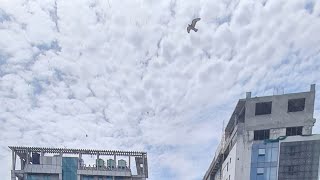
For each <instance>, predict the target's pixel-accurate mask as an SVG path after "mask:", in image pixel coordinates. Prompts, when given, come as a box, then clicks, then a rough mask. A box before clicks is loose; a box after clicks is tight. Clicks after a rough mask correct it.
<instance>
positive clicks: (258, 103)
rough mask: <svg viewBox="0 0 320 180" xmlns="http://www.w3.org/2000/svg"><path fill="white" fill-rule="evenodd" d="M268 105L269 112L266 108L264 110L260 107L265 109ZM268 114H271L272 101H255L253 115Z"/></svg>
mask: <svg viewBox="0 0 320 180" xmlns="http://www.w3.org/2000/svg"><path fill="white" fill-rule="evenodd" d="M263 106H264V107H263ZM269 106H270V112H269V111H266V110H265V111H263V110H261V109H266V108H267V107H268V108H269ZM259 110H260V111H259ZM268 114H272V101H265V102H257V103H256V104H255V112H254V115H255V116H261V115H268Z"/></svg>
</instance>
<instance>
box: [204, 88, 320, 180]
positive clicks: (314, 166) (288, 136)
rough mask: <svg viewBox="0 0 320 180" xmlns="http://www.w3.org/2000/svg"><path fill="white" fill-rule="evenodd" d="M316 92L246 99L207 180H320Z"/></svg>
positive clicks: (240, 103)
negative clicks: (313, 132) (315, 128)
mask: <svg viewBox="0 0 320 180" xmlns="http://www.w3.org/2000/svg"><path fill="white" fill-rule="evenodd" d="M314 103H315V85H311V88H310V91H308V92H300V93H292V94H281V95H273V96H265V97H251V93H250V92H248V93H247V94H246V98H245V99H240V100H239V101H238V103H237V105H236V107H235V109H234V111H233V113H232V115H231V118H230V120H229V122H228V124H227V126H226V128H225V131H224V135H223V137H222V140H221V142H220V144H219V146H218V148H217V150H216V153H215V157H214V159H213V161H212V162H211V164H210V167H209V168H208V170H207V172H206V174H205V176H204V177H203V179H204V180H239V179H241V180H242V179H243V180H289V179H290V180H318V179H319V177H320V176H319V170H320V168H319V158H320V135H315V134H312V128H313V126H314V123H315V122H316V120H315V118H314V117H313V114H314Z"/></svg>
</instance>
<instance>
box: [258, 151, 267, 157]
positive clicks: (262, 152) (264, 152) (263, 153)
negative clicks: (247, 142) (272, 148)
mask: <svg viewBox="0 0 320 180" xmlns="http://www.w3.org/2000/svg"><path fill="white" fill-rule="evenodd" d="M258 152H259V153H258V155H259V156H264V155H265V154H266V149H259V150H258Z"/></svg>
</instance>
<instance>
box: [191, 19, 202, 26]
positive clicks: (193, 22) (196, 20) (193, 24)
mask: <svg viewBox="0 0 320 180" xmlns="http://www.w3.org/2000/svg"><path fill="white" fill-rule="evenodd" d="M200 20H201V18H196V19H194V20H192V24H191V25H192V26H193V27H195V26H196V23H197V22H198V21H200Z"/></svg>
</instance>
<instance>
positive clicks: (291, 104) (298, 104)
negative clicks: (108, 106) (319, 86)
mask: <svg viewBox="0 0 320 180" xmlns="http://www.w3.org/2000/svg"><path fill="white" fill-rule="evenodd" d="M305 103H306V98H300V99H289V100H288V112H297V111H303V110H304V106H305Z"/></svg>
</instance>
